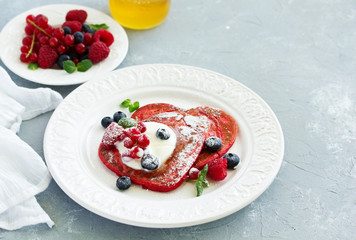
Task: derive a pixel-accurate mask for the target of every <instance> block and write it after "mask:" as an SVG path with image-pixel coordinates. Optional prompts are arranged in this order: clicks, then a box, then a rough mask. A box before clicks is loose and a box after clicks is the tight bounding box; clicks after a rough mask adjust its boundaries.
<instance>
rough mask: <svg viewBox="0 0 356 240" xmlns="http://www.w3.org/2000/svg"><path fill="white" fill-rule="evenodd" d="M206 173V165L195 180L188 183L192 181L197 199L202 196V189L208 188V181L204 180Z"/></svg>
mask: <svg viewBox="0 0 356 240" xmlns="http://www.w3.org/2000/svg"><path fill="white" fill-rule="evenodd" d="M207 173H208V164H206V165H205V166H204V168H203V169H202V170H201V171H200V174H199V176H198V178H197V179H191V180H188V181H194V182H196V183H195V186H196V189H197V197H199V196H200V195H202V194H203V190H204V188H207V187H209V182H208V180H206V179H205V177H206V174H207Z"/></svg>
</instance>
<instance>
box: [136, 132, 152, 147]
mask: <svg viewBox="0 0 356 240" xmlns="http://www.w3.org/2000/svg"><path fill="white" fill-rule="evenodd" d="M137 144H138V146H140V147H142V148H146V147H148V145H150V138H149V137H148V136H147V135H146V134H141V135H140V137H139V138H138V139H137Z"/></svg>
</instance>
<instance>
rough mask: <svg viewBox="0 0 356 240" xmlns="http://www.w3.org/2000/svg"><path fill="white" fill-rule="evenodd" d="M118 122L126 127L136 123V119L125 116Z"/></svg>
mask: <svg viewBox="0 0 356 240" xmlns="http://www.w3.org/2000/svg"><path fill="white" fill-rule="evenodd" d="M118 124H119V125H120V126H122V127H124V128H130V127H134V126H135V125H136V120H135V119H133V118H128V117H124V118H121V119H120V120H119V122H118Z"/></svg>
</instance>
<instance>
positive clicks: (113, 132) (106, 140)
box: [101, 123, 124, 146]
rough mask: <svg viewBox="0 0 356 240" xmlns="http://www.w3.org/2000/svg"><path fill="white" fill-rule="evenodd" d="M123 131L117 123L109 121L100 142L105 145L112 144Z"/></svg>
mask: <svg viewBox="0 0 356 240" xmlns="http://www.w3.org/2000/svg"><path fill="white" fill-rule="evenodd" d="M123 131H124V128H123V127H121V126H119V125H118V124H117V123H111V124H110V125H109V126H108V127H107V128H106V129H105V132H104V136H103V139H102V140H101V143H103V144H104V145H105V146H112V145H114V143H115V142H116V141H117V139H118V138H119V136H120V135H121V134H122V132H123Z"/></svg>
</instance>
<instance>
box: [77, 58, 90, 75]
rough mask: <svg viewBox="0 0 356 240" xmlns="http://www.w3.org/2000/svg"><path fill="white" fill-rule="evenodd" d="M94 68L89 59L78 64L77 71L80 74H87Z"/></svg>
mask: <svg viewBox="0 0 356 240" xmlns="http://www.w3.org/2000/svg"><path fill="white" fill-rule="evenodd" d="M92 66H93V63H92V61H90V60H89V59H84V60H82V61H80V62H79V63H78V64H77V70H78V71H79V72H86V71H87V70H88V69H89V68H91V67H92Z"/></svg>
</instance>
